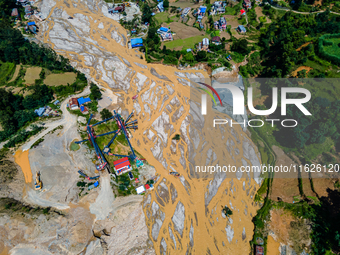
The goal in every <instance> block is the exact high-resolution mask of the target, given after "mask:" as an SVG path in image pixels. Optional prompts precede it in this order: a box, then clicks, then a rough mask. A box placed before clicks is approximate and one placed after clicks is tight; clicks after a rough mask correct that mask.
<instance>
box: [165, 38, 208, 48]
mask: <svg viewBox="0 0 340 255" xmlns="http://www.w3.org/2000/svg"><path fill="white" fill-rule="evenodd" d="M203 38H205V36H203V35H198V36H193V37H189V38H186V39H177V40H173V41H169V42H165V43H164V45H165V46H166V47H167V48H168V49H174V48H177V47H182V49H190V48H193V47H194V46H195V44H197V43H199V42H202V40H203Z"/></svg>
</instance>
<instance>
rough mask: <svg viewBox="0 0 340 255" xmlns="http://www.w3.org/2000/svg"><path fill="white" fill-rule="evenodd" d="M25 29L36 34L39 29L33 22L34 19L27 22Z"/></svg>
mask: <svg viewBox="0 0 340 255" xmlns="http://www.w3.org/2000/svg"><path fill="white" fill-rule="evenodd" d="M25 31H26V32H31V33H33V34H36V33H37V32H38V31H39V28H38V27H37V25H36V24H35V21H31V22H28V23H27V25H26V26H25Z"/></svg>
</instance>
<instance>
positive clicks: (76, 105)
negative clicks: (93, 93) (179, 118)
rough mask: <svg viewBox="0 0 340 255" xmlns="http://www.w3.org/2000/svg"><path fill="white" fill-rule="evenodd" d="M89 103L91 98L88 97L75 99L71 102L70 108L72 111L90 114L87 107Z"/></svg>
mask: <svg viewBox="0 0 340 255" xmlns="http://www.w3.org/2000/svg"><path fill="white" fill-rule="evenodd" d="M89 102H91V99H90V98H89V97H86V98H83V97H79V98H74V97H73V98H71V99H70V100H69V104H68V106H69V108H70V110H78V109H79V110H80V111H81V113H82V114H88V113H89V111H88V109H87V107H86V106H85V105H86V104H88V103H89Z"/></svg>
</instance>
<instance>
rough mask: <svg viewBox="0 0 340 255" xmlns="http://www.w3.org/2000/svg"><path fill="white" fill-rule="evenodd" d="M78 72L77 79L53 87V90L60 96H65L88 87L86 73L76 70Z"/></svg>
mask: <svg viewBox="0 0 340 255" xmlns="http://www.w3.org/2000/svg"><path fill="white" fill-rule="evenodd" d="M76 74H77V76H76V81H75V82H74V83H72V84H67V85H59V86H54V87H51V89H52V90H53V92H54V93H55V94H57V95H58V97H59V98H65V97H67V96H69V95H72V94H74V93H75V92H77V91H82V90H83V89H84V88H85V87H86V85H87V79H86V77H85V75H84V74H83V73H80V72H76Z"/></svg>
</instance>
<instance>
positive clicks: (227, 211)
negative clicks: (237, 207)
mask: <svg viewBox="0 0 340 255" xmlns="http://www.w3.org/2000/svg"><path fill="white" fill-rule="evenodd" d="M222 208H223V209H222V212H223V213H224V215H225V216H227V217H229V216H230V215H233V211H232V210H230V208H229V207H228V206H225V207H223V206H222Z"/></svg>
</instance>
